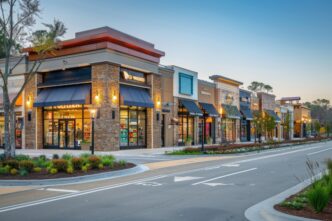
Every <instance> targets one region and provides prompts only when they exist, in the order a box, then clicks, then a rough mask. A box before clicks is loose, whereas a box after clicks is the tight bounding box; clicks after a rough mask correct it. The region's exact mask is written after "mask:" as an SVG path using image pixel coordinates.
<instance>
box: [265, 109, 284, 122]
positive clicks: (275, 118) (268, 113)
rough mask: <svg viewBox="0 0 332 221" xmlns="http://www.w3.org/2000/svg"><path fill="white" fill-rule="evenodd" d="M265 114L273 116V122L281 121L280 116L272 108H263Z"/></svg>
mask: <svg viewBox="0 0 332 221" xmlns="http://www.w3.org/2000/svg"><path fill="white" fill-rule="evenodd" d="M264 111H265V113H266V114H267V115H269V116H270V117H273V118H274V120H275V122H281V119H280V117H279V116H278V115H277V114H276V113H275V112H274V111H273V110H264Z"/></svg>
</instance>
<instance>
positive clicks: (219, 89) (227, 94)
mask: <svg viewBox="0 0 332 221" xmlns="http://www.w3.org/2000/svg"><path fill="white" fill-rule="evenodd" d="M210 79H211V80H212V81H213V82H214V83H215V84H216V96H217V102H218V103H217V106H218V108H220V111H219V112H220V113H221V122H220V126H219V128H220V132H221V142H222V143H229V142H232V143H234V142H239V141H240V119H241V114H240V111H239V108H240V98H239V97H240V91H239V86H240V85H242V82H239V81H236V80H233V79H230V78H227V77H224V76H221V75H213V76H211V77H210Z"/></svg>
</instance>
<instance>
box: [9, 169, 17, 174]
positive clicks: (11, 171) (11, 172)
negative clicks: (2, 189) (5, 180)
mask: <svg viewBox="0 0 332 221" xmlns="http://www.w3.org/2000/svg"><path fill="white" fill-rule="evenodd" d="M17 172H18V171H17V169H15V168H13V169H10V174H11V175H14V176H15V175H16V174H17Z"/></svg>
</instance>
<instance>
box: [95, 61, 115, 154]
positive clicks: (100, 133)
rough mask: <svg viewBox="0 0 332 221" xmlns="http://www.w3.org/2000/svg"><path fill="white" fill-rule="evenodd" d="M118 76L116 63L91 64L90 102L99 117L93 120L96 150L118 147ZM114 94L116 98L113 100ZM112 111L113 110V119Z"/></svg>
mask: <svg viewBox="0 0 332 221" xmlns="http://www.w3.org/2000/svg"><path fill="white" fill-rule="evenodd" d="M119 77H120V67H119V66H117V65H114V64H109V63H101V64H96V65H93V66H92V76H91V78H92V79H91V80H92V104H93V107H94V108H97V109H98V110H99V118H97V119H96V120H95V148H96V150H119V148H120V147H119V136H120V120H119V119H120V116H119V115H120V113H119ZM96 95H98V97H99V99H98V100H96V99H95V97H96ZM114 95H115V96H116V97H117V99H116V100H113V96H114ZM112 111H114V112H115V118H114V119H112Z"/></svg>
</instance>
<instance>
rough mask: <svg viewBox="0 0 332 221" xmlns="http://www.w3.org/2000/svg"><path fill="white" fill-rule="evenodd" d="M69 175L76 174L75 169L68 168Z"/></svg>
mask: <svg viewBox="0 0 332 221" xmlns="http://www.w3.org/2000/svg"><path fill="white" fill-rule="evenodd" d="M67 173H68V174H72V173H74V169H73V167H71V166H70V167H68V168H67Z"/></svg>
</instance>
